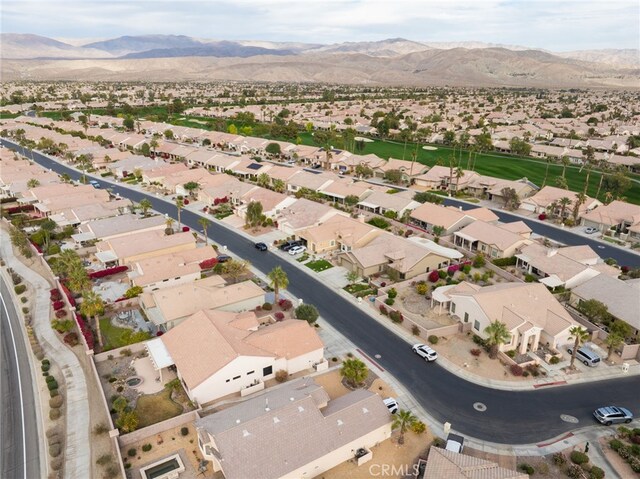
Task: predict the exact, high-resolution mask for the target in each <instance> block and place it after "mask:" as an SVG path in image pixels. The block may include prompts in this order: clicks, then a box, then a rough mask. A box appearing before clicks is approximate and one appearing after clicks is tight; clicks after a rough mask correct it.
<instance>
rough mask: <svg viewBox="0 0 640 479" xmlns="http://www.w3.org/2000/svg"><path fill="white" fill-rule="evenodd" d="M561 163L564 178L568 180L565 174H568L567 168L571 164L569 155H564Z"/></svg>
mask: <svg viewBox="0 0 640 479" xmlns="http://www.w3.org/2000/svg"><path fill="white" fill-rule="evenodd" d="M560 163H562V177H563V178H566V176H565V174H566V172H567V166H569V165H570V164H571V161H570V160H569V157H568V156H567V155H564V156H563V157H562V158H560Z"/></svg>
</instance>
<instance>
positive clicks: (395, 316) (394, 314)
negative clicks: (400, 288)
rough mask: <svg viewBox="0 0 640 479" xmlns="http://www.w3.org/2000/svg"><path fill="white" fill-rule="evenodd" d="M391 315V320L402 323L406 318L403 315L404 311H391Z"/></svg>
mask: <svg viewBox="0 0 640 479" xmlns="http://www.w3.org/2000/svg"><path fill="white" fill-rule="evenodd" d="M389 317H390V318H391V321H393V322H394V323H401V322H402V321H404V318H403V317H402V313H400V312H398V311H391V313H389Z"/></svg>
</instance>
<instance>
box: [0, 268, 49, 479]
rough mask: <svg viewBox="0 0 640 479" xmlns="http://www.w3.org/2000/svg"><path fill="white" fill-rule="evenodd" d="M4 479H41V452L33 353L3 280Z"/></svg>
mask: <svg viewBox="0 0 640 479" xmlns="http://www.w3.org/2000/svg"><path fill="white" fill-rule="evenodd" d="M0 302H2V305H0V318H1V320H0V337H1V339H0V341H1V343H0V348H1V355H2V359H1V360H0V391H1V396H0V397H1V399H0V401H1V402H2V414H1V417H2V420H1V421H0V423H1V427H0V443H2V454H1V455H0V459H1V461H2V462H1V465H0V477H2V478H6V479H19V478H20V479H21V478H24V479H30V478H35V477H40V475H41V470H40V457H39V456H40V454H39V453H40V449H39V444H38V442H39V438H38V427H37V424H36V421H37V416H36V410H35V408H36V402H35V399H34V388H33V387H32V385H33V377H32V375H31V369H30V367H29V354H30V353H29V351H28V349H27V346H26V345H25V342H24V340H23V335H22V331H21V327H22V325H21V324H20V319H19V318H18V314H17V313H16V310H15V306H14V304H13V303H12V301H11V294H10V293H9V290H8V289H7V286H6V284H5V282H4V280H3V279H1V278H0Z"/></svg>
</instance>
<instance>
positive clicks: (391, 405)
mask: <svg viewBox="0 0 640 479" xmlns="http://www.w3.org/2000/svg"><path fill="white" fill-rule="evenodd" d="M383 402H384V405H385V406H387V409H388V410H389V412H390V413H391V414H395V413H397V412H398V401H396V400H395V399H394V398H386V399H384V400H383Z"/></svg>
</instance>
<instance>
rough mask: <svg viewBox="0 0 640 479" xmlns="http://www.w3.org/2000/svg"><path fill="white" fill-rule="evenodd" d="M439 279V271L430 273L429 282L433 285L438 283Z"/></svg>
mask: <svg viewBox="0 0 640 479" xmlns="http://www.w3.org/2000/svg"><path fill="white" fill-rule="evenodd" d="M439 279H440V274H439V273H438V271H437V270H433V271H432V272H431V273H429V281H431V282H432V283H436V282H437V281H438V280H439Z"/></svg>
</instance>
